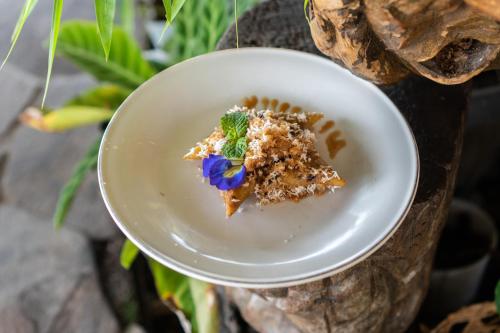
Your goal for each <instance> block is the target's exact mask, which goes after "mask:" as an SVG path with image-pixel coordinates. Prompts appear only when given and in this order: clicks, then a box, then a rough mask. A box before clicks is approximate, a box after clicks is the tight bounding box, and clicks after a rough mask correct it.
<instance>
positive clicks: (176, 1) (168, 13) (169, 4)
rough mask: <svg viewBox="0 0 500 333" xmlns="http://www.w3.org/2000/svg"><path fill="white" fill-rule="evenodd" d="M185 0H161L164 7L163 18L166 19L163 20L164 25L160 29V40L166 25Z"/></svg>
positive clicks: (169, 23)
mask: <svg viewBox="0 0 500 333" xmlns="http://www.w3.org/2000/svg"><path fill="white" fill-rule="evenodd" d="M185 2H186V0H163V7H165V18H166V19H167V21H166V22H165V26H164V27H163V30H162V31H161V35H160V40H161V39H162V38H163V35H164V34H165V32H166V31H167V29H168V27H169V26H170V25H171V24H172V22H173V21H174V19H175V17H176V16H177V14H179V12H180V11H181V9H182V7H183V6H184V4H185Z"/></svg>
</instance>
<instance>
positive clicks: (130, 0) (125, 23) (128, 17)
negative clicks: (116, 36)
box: [120, 0, 135, 36]
mask: <svg viewBox="0 0 500 333" xmlns="http://www.w3.org/2000/svg"><path fill="white" fill-rule="evenodd" d="M120 23H121V26H122V27H123V30H125V32H126V33H128V34H129V35H130V36H133V35H134V27H135V9H134V0H121V2H120Z"/></svg>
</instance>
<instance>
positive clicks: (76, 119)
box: [19, 105, 113, 133]
mask: <svg viewBox="0 0 500 333" xmlns="http://www.w3.org/2000/svg"><path fill="white" fill-rule="evenodd" d="M112 116H113V111H112V110H110V109H105V108H101V107H92V106H80V105H70V106H65V107H62V108H60V109H57V110H53V111H49V112H42V110H40V109H37V108H33V107H30V108H28V109H26V111H24V112H23V113H21V115H20V116H19V119H20V121H21V122H22V123H23V124H24V125H26V126H29V127H31V128H34V129H36V130H39V131H42V132H49V133H56V132H63V131H67V130H70V129H74V128H77V127H82V126H87V125H92V124H98V123H101V122H103V121H108V120H110V119H111V117H112Z"/></svg>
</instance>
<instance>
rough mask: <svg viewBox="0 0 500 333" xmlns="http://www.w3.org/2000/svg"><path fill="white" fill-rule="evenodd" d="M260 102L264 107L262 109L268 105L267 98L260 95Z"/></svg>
mask: <svg viewBox="0 0 500 333" xmlns="http://www.w3.org/2000/svg"><path fill="white" fill-rule="evenodd" d="M260 103H261V104H262V106H263V107H264V109H267V107H268V106H269V98H267V97H262V100H261V101H260Z"/></svg>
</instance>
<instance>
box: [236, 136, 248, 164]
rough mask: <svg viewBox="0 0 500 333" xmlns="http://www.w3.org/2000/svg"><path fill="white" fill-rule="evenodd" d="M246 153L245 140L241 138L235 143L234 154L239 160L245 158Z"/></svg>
mask: <svg viewBox="0 0 500 333" xmlns="http://www.w3.org/2000/svg"><path fill="white" fill-rule="evenodd" d="M246 151H247V138H246V137H245V136H244V137H241V138H239V139H238V141H236V152H237V154H238V156H239V158H241V159H242V158H243V157H245V152H246Z"/></svg>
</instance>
